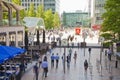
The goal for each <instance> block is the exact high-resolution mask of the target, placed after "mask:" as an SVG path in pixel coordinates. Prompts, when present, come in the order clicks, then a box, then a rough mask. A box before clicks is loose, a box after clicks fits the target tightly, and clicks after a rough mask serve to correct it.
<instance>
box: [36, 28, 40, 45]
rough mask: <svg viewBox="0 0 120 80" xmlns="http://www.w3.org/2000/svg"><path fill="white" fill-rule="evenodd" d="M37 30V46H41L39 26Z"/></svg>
mask: <svg viewBox="0 0 120 80" xmlns="http://www.w3.org/2000/svg"><path fill="white" fill-rule="evenodd" d="M36 30H37V35H36V37H37V42H36V45H39V44H40V41H39V27H38V26H36Z"/></svg>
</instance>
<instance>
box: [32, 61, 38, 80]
mask: <svg viewBox="0 0 120 80" xmlns="http://www.w3.org/2000/svg"><path fill="white" fill-rule="evenodd" d="M33 72H34V73H35V80H38V75H39V69H38V64H37V63H36V64H35V65H34V67H33Z"/></svg>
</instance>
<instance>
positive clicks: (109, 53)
mask: <svg viewBox="0 0 120 80" xmlns="http://www.w3.org/2000/svg"><path fill="white" fill-rule="evenodd" d="M107 53H108V59H109V60H110V61H111V55H112V51H111V50H110V48H109V49H108V52H107Z"/></svg>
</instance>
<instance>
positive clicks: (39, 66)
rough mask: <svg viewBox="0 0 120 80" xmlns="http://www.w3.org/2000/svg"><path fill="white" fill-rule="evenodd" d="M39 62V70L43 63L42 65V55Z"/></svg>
mask: <svg viewBox="0 0 120 80" xmlns="http://www.w3.org/2000/svg"><path fill="white" fill-rule="evenodd" d="M38 62H39V68H40V66H41V63H42V55H40V56H39V59H38Z"/></svg>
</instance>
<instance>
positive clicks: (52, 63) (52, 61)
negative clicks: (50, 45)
mask: <svg viewBox="0 0 120 80" xmlns="http://www.w3.org/2000/svg"><path fill="white" fill-rule="evenodd" d="M54 59H55V56H54V53H53V54H52V55H51V67H54Z"/></svg>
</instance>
